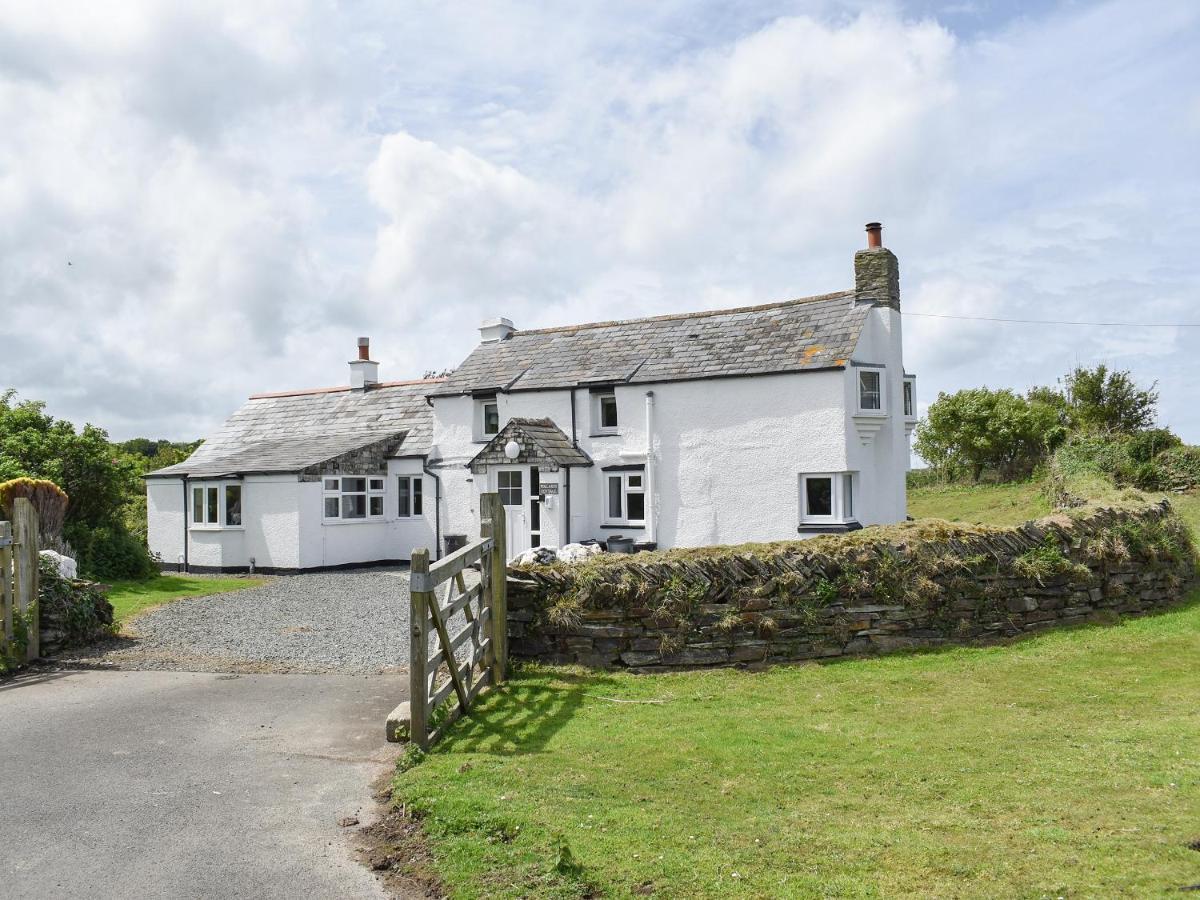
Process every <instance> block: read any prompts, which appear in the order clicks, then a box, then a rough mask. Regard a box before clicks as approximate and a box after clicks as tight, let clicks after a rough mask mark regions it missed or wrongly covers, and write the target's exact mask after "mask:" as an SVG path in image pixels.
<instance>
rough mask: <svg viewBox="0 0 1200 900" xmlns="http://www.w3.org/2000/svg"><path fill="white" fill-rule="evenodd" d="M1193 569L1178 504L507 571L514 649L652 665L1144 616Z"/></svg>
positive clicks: (1003, 634)
mask: <svg viewBox="0 0 1200 900" xmlns="http://www.w3.org/2000/svg"><path fill="white" fill-rule="evenodd" d="M1194 576H1195V556H1194V551H1193V547H1192V543H1191V537H1190V535H1189V533H1188V531H1187V528H1186V527H1185V526H1184V525H1183V523H1182V522H1181V521H1180V520H1179V518H1178V517H1177V516H1176V515H1175V514H1174V512H1173V511H1172V510H1171V508H1170V505H1169V504H1168V503H1167V502H1166V501H1163V502H1162V503H1160V504H1153V505H1143V506H1133V507H1123V508H1108V509H1102V508H1092V507H1089V508H1085V509H1082V510H1076V511H1073V512H1072V513H1071V515H1069V516H1068V515H1058V516H1052V517H1049V518H1046V519H1041V520H1038V521H1037V522H1030V523H1027V524H1025V525H1023V526H1020V527H1018V528H980V527H972V526H958V525H953V524H950V523H945V522H937V521H932V522H930V521H927V522H913V523H906V524H904V525H897V526H889V527H883V528H868V529H864V530H863V531H861V532H856V533H854V534H848V535H832V536H828V537H820V538H815V539H812V540H808V541H790V542H784V543H776V544H760V545H748V546H743V547H729V548H722V547H715V548H704V549H700V550H670V551H664V552H659V553H644V554H637V555H634V556H624V557H620V556H613V555H608V554H606V555H603V556H600V557H595V558H593V559H592V560H589V561H587V562H584V563H580V564H576V565H569V564H563V563H556V564H551V565H547V566H537V565H533V566H522V567H513V568H511V569H510V570H509V600H508V609H509V636H510V653H511V654H512V655H513V656H514V657H527V658H537V659H542V660H546V661H553V662H566V663H580V664H584V665H592V666H605V667H625V668H630V669H635V670H642V671H654V670H658V669H667V668H687V667H696V666H727V665H754V664H763V663H775V662H795V661H799V660H809V659H824V658H831V657H839V656H849V655H864V654H873V653H886V652H889V651H893V650H899V649H909V648H921V647H938V646H942V645H946V644H951V643H969V642H977V641H988V640H997V639H1002V638H1008V637H1012V636H1016V635H1021V634H1025V633H1028V632H1033V631H1038V630H1041V629H1044V628H1051V627H1054V626H1058V625H1072V624H1077V623H1082V622H1088V621H1101V620H1106V619H1113V618H1115V617H1116V616H1119V615H1137V614H1140V613H1145V612H1148V611H1151V610H1155V609H1159V608H1162V607H1164V606H1167V605H1169V604H1171V603H1173V602H1175V601H1177V600H1178V599H1180V597H1181V596H1182V594H1183V592H1184V591H1185V590H1186V589H1187V587H1189V586H1190V585H1191V584H1192V582H1193V580H1194Z"/></svg>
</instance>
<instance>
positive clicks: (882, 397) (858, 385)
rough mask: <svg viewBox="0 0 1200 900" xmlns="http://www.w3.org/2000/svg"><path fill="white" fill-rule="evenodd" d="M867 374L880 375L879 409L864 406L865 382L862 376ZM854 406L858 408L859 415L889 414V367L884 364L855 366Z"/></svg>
mask: <svg viewBox="0 0 1200 900" xmlns="http://www.w3.org/2000/svg"><path fill="white" fill-rule="evenodd" d="M865 374H875V375H877V376H878V377H879V409H871V408H869V407H864V406H863V383H862V377H863V375H865ZM854 406H855V409H857V411H858V412H857V415H860V416H886V415H887V369H886V368H885V367H883V366H855V367H854Z"/></svg>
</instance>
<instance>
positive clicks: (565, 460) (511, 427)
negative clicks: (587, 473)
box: [467, 419, 592, 472]
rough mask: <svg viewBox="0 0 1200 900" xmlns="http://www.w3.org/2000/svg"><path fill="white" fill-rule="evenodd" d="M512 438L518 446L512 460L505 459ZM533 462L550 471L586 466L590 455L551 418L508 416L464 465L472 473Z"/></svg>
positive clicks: (589, 462)
mask: <svg viewBox="0 0 1200 900" xmlns="http://www.w3.org/2000/svg"><path fill="white" fill-rule="evenodd" d="M509 441H516V442H517V445H518V446H519V447H520V448H521V450H520V453H519V454H518V455H517V458H516V459H509V458H508V456H507V455H506V454H505V452H504V447H505V445H506V444H507V443H508V442H509ZM520 464H537V465H541V466H545V467H546V468H548V469H551V470H557V469H558V468H560V467H570V466H590V465H592V458H591V457H590V456H588V455H587V454H586V453H584V452H583V451H582V450H580V449H579V448H578V447H576V446H575V445H574V444H572V443H571V439H570V438H569V437H567V436H566V434H565V433H564V432H563V430H562V429H561V428H559V427H558V426H557V425H555V424H554V422H553V420H551V419H509V420H508V422H507V423H506V424H505V426H504V427H503V428H501V429H500V431H499V433H498V434H497V435H496V436H495V437H493V438H492V439H491V440H490V441H488V442H487V445H486V446H485V447H484V448H483V449H482V450H480V451H479V453H477V454H476V455H475V458H474V459H472V460H471V461H470V462H469V463H468V464H467V465H468V466H469V467H470V469H471V470H472V471H474V472H478V471H480V469H481V468H482V467H483V466H488V465H520Z"/></svg>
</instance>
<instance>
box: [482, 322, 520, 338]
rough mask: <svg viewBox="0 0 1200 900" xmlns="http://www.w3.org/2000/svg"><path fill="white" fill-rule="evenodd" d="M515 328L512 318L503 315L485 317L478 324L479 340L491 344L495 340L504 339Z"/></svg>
mask: <svg viewBox="0 0 1200 900" xmlns="http://www.w3.org/2000/svg"><path fill="white" fill-rule="evenodd" d="M516 330H517V329H516V326H514V325H513V323H512V319H505V318H503V317H501V318H498V319H487V320H485V321H484V323H483V324H482V325H480V326H479V340H481V341H482V342H483V343H485V344H491V343H494V342H495V341H502V340H504V339H505V338H507V337H508V336H509V335H510V334H512V333H513V332H514V331H516Z"/></svg>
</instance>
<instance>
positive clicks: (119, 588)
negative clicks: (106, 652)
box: [108, 575, 266, 622]
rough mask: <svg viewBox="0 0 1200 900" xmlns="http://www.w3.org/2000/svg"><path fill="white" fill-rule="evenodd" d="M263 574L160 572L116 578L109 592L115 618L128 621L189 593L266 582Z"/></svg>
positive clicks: (194, 594)
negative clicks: (137, 578) (221, 575)
mask: <svg viewBox="0 0 1200 900" xmlns="http://www.w3.org/2000/svg"><path fill="white" fill-rule="evenodd" d="M265 583H266V581H265V579H262V578H204V577H197V576H195V575H159V576H158V577H157V578H151V579H149V580H147V581H115V582H113V584H112V590H110V591H109V593H108V602H109V603H111V604H112V605H113V618H114V620H115V621H117V622H124V621H125V620H126V619H128V618H130V617H131V616H134V615H136V614H137V613H140V612H145V611H146V610H148V609H150V608H151V607H155V606H161V605H162V604H164V603H170V602H171V601H173V600H182V599H184V598H185V597H206V596H208V595H209V594H224V593H227V592H228V591H240V590H243V589H245V588H252V587H258V586H259V585H261V584H265Z"/></svg>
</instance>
